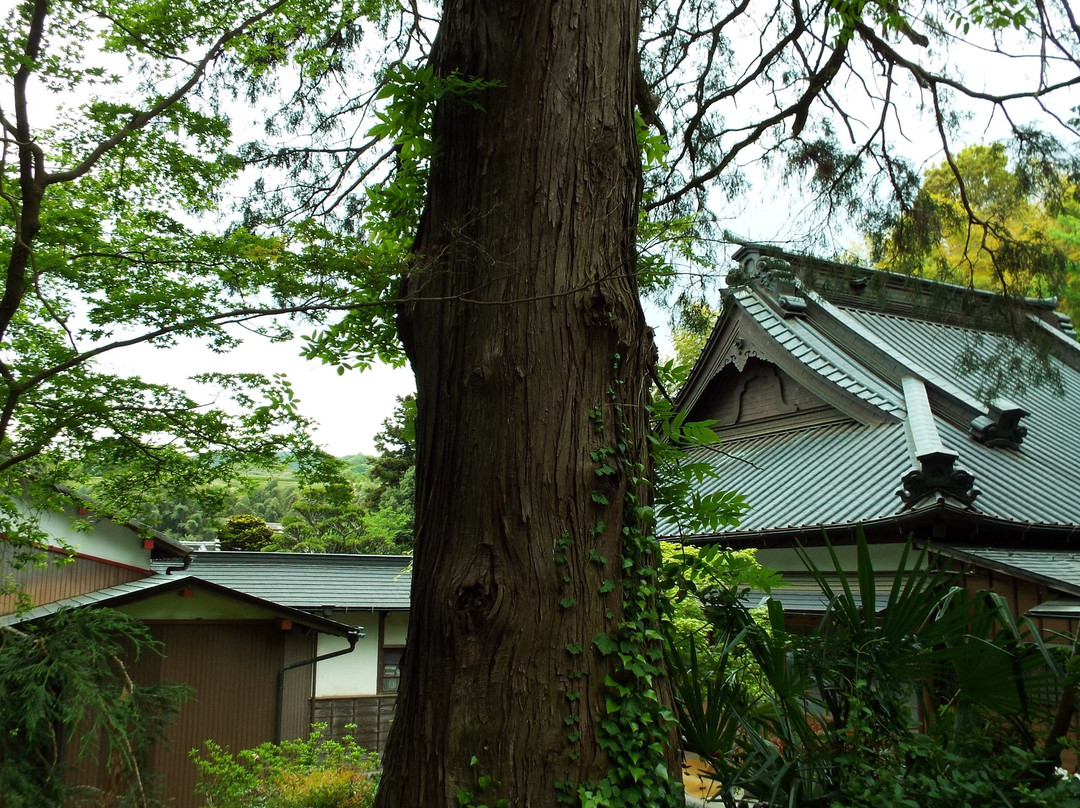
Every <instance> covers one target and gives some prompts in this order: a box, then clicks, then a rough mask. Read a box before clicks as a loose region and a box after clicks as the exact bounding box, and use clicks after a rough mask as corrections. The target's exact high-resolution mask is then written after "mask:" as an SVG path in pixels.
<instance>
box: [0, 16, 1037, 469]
mask: <svg viewBox="0 0 1080 808" xmlns="http://www.w3.org/2000/svg"><path fill="white" fill-rule="evenodd" d="M10 6H11V2H10V0H0V13H4V14H5V16H6V11H7V9H8V8H10ZM964 63H965V64H967V63H968V61H967V60H966V59H965V60H964ZM976 69H977V68H976ZM1021 72H1022V71H1021ZM866 78H870V77H869V76H867V77H866ZM969 78H971V77H969ZM1013 78H1014V79H1015V76H1013ZM871 80H872V79H871ZM983 80H984V81H985V80H986V78H985V77H984V79H983ZM998 82H1000V78H998V81H997V82H991V83H998ZM975 83H978V79H976V82H975ZM4 89H5V91H6V92H5V96H4V99H3V100H4V101H7V99H8V94H7V93H8V92H9V91H10V90H9V88H6V87H5V88H4ZM997 89H1000V87H998V88H997ZM837 91H838V92H841V93H842V92H843V89H842V88H837ZM37 112H39V113H40V112H41V110H40V109H39V110H37ZM248 112H249V113H252V114H254V116H255V117H258V111H257V110H249V111H248ZM47 117H48V116H47V115H46V118H47ZM236 117H237V118H238V119H242V118H243V117H244V115H243V113H240V112H239V111H238V114H237V116H236ZM238 122H239V121H238ZM35 123H36V125H37V126H41V125H43V124H45V123H47V120H37V121H35ZM1000 123H1001V121H992V122H991V121H987V119H986V117H985V116H983V119H982V120H981V121H979V120H973V121H971V125H970V126H969V131H970V132H971V135H970V137H968V138H966V139H965V141H964V142H965V143H977V142H987V141H990V140H993V139H994V138H995V137H1001V136H1002V134H1003V133H1002V132H1001V131H1000V130H999V129H998V127H999V125H1000ZM988 124H990V125H988ZM911 132H915V133H916V136H917V137H926V136H927V135H930V134H931V132H930V131H928V130H927V128H924V127H919V126H918V125H913V126H911V127H910V129H909V130H908V134H910V133H911ZM907 146H909V148H907V149H905V151H907V152H908V153H909V154H910V155H912V156H913V157H917V159H918V160H919V161H921V162H920V166H919V167H920V168H926V167H928V166H929V165H931V164H935V163H937V162H940V160H941V154H940V151H939V150H938V147H937V145H936V144H935V143H933V142H932V141H924V142H922V143H910V144H907ZM748 179H750V180H751V182H752V188H751V190H750V191H749V192H748V193H747V194H746V196H745V201H744V204H743V205H742V207H741V210H740V211H739V213H738V214H737V216H736V218H733V219H731V220H728V221H725V222H724V223H723V226H725V227H727V228H729V229H730V230H732V231H733V232H735V233H737V234H739V235H740V236H743V237H745V238H749V239H752V240H757V241H766V242H778V243H786V242H788V240H789V239H791V238H793V237H795V236H796V235H798V232H799V231H798V223H797V220H798V218H799V216H798V213H799V208H800V206H801V204H802V203H800V202H798V201H797V200H793V198H792V196H791V191H790V189H785V188H782V187H779V186H778V184H777V183H776V182H775V181H770V180H768V179H766V178H763V177H761V176H756V177H755V176H753V175H750V176H749V177H748ZM796 246H797V245H796ZM726 269H727V267H720V268H718V271H719V272H723V271H726ZM646 315H647V317H648V319H649V320H650V325H652V326H653V327H654V329H656V331H657V333H658V341H659V343H660V351H661V354H663V355H667V354H670V352H671V349H670V337H669V335H668V329H667V327H666V322H665V320H666V314H665V313H663V312H662V311H660V310H658V309H657V308H656V307H646ZM300 347H301V343H300V341H299V340H296V341H295V342H293V343H277V344H271V343H269V342H268V341H266V340H265V339H260V338H259V337H250V338H249V339H248V341H247V342H246V343H245V344H244V345H243V346H241V347H240V348H238V349H236V350H234V351H232V352H230V353H229V354H225V355H217V354H214V353H212V352H210V351H209V350H207V349H205V348H204V347H203V346H202V345H201V344H198V343H195V342H189V343H187V344H183V345H181V346H179V347H175V348H170V349H164V350H158V349H152V348H149V347H146V346H142V347H138V348H134V349H124V350H122V351H119V352H117V353H116V354H114V355H112V356H110V357H109V361H108V364H109V365H111V366H112V367H114V368H115V369H117V370H120V371H123V370H130V371H132V372H135V373H138V374H140V375H142V376H143V377H144V378H147V379H149V380H153V381H160V382H171V383H178V382H182V380H183V379H186V378H187V377H189V376H191V375H193V374H196V373H202V372H207V371H212V370H217V371H236V372H239V371H248V372H261V373H264V374H267V375H271V374H273V373H279V372H283V373H285V374H286V375H287V376H288V377H289V379H290V380H291V381H292V384H293V387H294V389H295V390H296V392H297V396H298V398H299V399H300V407H301V410H302V412H303V413H304V414H305V415H307V416H308V417H310V418H312V419H313V420H314V421H316V422H317V423H318V425H319V426H318V429H317V431H316V438H317V440H318V441H319V442H320V443H321V444H322V445H323V446H324V447H325V448H326V449H328V450H329V451H330V452H332V453H333V454H335V455H347V454H354V453H364V454H371V453H373V452H374V451H375V448H374V444H373V441H372V438H373V436H374V435H375V433H376V432H378V431H379V430H380V429H381V427H382V422H383V420H384V419H385V418H387V417H388V416H389V415H390V414H391V413H392V412H393V409H394V404H395V400H396V397H397V396H402V395H406V394H408V393H411V392H412V391H413V390H414V382H413V375H412V372H411V370H409V369H408V368H407V367H405V368H390V367H388V366H376V367H374V368H372V369H370V370H367V371H363V372H361V371H355V370H354V371H347V372H346V373H345V374H344V375H342V376H339V375H338V374H337V372H336V370H335V368H333V367H331V366H327V365H322V364H319V363H317V362H312V361H307V360H304V359H302V358H301V357H300V356H299V350H300ZM207 403H210V402H207Z"/></svg>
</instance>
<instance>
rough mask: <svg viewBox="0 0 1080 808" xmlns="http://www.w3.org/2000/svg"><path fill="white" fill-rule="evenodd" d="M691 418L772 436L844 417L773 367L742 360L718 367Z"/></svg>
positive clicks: (750, 357) (745, 358)
mask: <svg viewBox="0 0 1080 808" xmlns="http://www.w3.org/2000/svg"><path fill="white" fill-rule="evenodd" d="M691 418H692V419H693V420H699V419H700V420H704V419H715V420H716V421H717V424H716V427H715V428H716V429H722V430H725V431H726V430H728V429H738V431H740V432H741V431H744V428H745V429H746V430H751V431H755V432H772V431H783V430H785V429H790V428H795V427H798V426H804V425H806V424H808V423H816V422H827V421H835V420H840V419H845V416H844V415H843V414H842V413H841V412H840V411H839V410H837V409H835V408H834V407H832V406H831V405H829V404H828V403H826V402H825V401H823V400H822V399H821V398H819V397H818V396H816V395H814V394H813V393H812V392H810V390H808V389H807V388H806V387H804V386H803V385H802V384H800V383H799V382H798V381H796V380H795V379H793V378H792V377H791V376H789V375H788V374H787V373H785V372H784V371H782V370H781V369H780V368H778V367H777V366H776V365H774V364H772V363H771V362H768V361H765V360H763V359H760V358H757V357H754V356H748V357H743V358H742V361H739V362H729V363H727V364H725V365H724V366H723V367H722V368H721V369H720V371H719V372H718V373H717V374H716V375H715V376H714V377H713V378H712V380H711V381H710V382H709V383H708V384H707V385H706V386H705V389H704V391H703V394H702V395H701V397H700V398H699V399H698V401H697V403H696V404H695V406H694V408H693V410H692V414H691Z"/></svg>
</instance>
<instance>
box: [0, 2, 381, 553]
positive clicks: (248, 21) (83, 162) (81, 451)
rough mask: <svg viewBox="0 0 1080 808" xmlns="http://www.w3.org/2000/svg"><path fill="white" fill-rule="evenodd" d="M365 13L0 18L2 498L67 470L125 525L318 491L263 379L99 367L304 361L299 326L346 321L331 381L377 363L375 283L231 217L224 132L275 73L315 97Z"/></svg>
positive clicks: (362, 257)
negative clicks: (240, 475) (194, 503)
mask: <svg viewBox="0 0 1080 808" xmlns="http://www.w3.org/2000/svg"><path fill="white" fill-rule="evenodd" d="M385 13H386V9H385V8H384V7H383V6H382V5H381V4H380V3H378V2H368V3H359V4H353V3H345V4H343V5H340V6H335V7H334V8H329V7H326V6H323V5H321V4H314V3H305V2H295V1H294V0H293V1H286V2H281V1H279V2H275V3H271V4H269V5H267V4H263V3H232V4H227V5H225V6H222V7H220V8H216V9H210V8H208V7H206V6H204V5H202V4H197V3H186V2H180V3H176V2H153V3H149V4H145V3H144V4H138V5H137V6H133V5H131V4H130V3H123V2H108V0H106V1H105V2H91V3H80V4H75V5H72V4H55V3H46V2H20V3H17V4H15V5H14V7H13V8H11V10H10V11H8V12H7V16H6V19H5V29H6V31H7V32H8V34H7V36H6V37H5V38H4V41H3V43H2V44H0V62H2V65H3V71H4V76H5V98H4V99H3V100H0V129H2V132H3V141H2V149H0V202H2V205H0V250H2V251H3V255H4V258H5V264H6V272H5V275H4V284H3V292H2V296H0V472H2V473H3V474H4V475H5V476H4V480H5V481H6V482H5V483H4V487H5V489H6V490H8V491H9V492H10V493H12V494H13V495H16V498H17V499H18V498H21V497H22V496H23V495H25V494H26V493H27V486H33V487H35V489H36V491H35V492H34V494H33V495H32V496H30V501H32V502H37V503H38V504H41V503H42V502H45V501H47V500H48V497H49V493H50V492H52V491H53V490H54V486H55V485H56V484H57V483H66V482H69V481H71V480H73V479H74V480H79V479H85V478H86V474H87V472H89V474H90V478H91V480H92V482H93V490H94V494H95V496H97V497H98V498H99V499H100V500H101V501H102V507H104V508H105V509H106V510H107V511H110V512H113V513H116V514H118V515H120V516H122V517H130V516H132V515H134V514H137V513H139V512H140V511H141V510H144V509H145V506H146V504H147V503H146V501H145V500H144V495H147V496H149V495H152V494H154V495H156V496H160V495H161V494H155V493H154V492H162V491H163V492H166V494H167V495H171V496H173V497H175V498H177V499H180V498H182V497H188V498H190V497H192V496H194V497H196V498H201V499H202V500H203V501H213V502H215V504H216V505H220V504H221V499H222V497H223V496H224V495H225V494H224V491H223V489H222V488H221V487H220V486H214V485H209V483H210V482H212V481H215V480H218V481H220V480H225V481H227V480H229V479H230V478H231V477H232V476H233V475H234V474H236V473H237V472H238V471H239V470H242V469H245V468H250V467H257V466H271V465H276V464H278V463H280V461H281V459H282V457H283V456H289V457H291V458H292V460H293V461H294V462H297V463H298V464H299V466H300V469H301V471H302V473H305V474H313V475H315V477H316V478H317V477H319V476H325V475H326V473H327V465H326V463H325V459H324V457H323V456H322V454H321V452H320V451H319V450H318V449H317V448H316V447H315V446H314V445H313V444H312V442H311V440H310V438H309V437H308V426H309V424H308V422H307V421H306V419H305V418H304V416H303V415H302V414H301V413H300V412H299V410H298V409H297V407H296V403H295V394H294V391H293V389H292V387H291V385H290V384H289V382H288V380H287V379H285V378H284V377H282V376H279V375H275V376H270V377H268V376H264V375H260V374H255V373H236V374H222V373H215V372H210V371H207V372H205V373H202V374H199V375H197V376H196V377H194V378H193V379H192V380H191V381H190V382H189V383H187V384H184V383H181V380H179V379H177V380H176V383H175V384H173V383H168V384H162V383H153V382H149V381H145V380H143V379H142V378H139V377H138V376H136V375H132V374H130V373H124V372H122V371H118V370H116V369H115V367H116V366H115V365H114V362H117V361H119V362H122V359H120V360H114V359H113V356H114V355H115V354H118V353H122V351H123V349H125V348H128V347H129V346H133V345H138V344H147V345H151V346H153V347H156V348H162V349H169V348H185V349H190V346H191V345H192V344H198V343H202V344H204V345H206V346H208V347H209V348H210V349H211V350H212V351H215V352H222V351H227V350H229V349H230V348H232V347H233V346H235V345H236V344H237V343H238V341H239V340H240V338H241V335H242V334H244V332H245V329H246V330H247V331H253V332H255V333H256V334H258V335H260V336H262V337H264V338H266V339H268V340H270V341H278V340H283V339H286V338H288V337H290V336H291V335H292V333H293V329H294V328H296V327H297V326H298V325H300V324H302V323H304V322H306V323H308V324H309V328H308V331H309V336H310V337H311V343H310V346H309V347H310V349H311V352H312V353H317V352H318V350H319V349H318V346H319V345H320V344H322V343H320V339H321V338H322V336H323V335H324V334H325V332H320V331H319V330H318V329H319V328H320V326H321V325H325V327H326V329H328V330H332V329H334V328H337V327H344V326H342V320H341V318H340V316H338V318H337V319H336V320H335V321H334V322H333V323H332V324H328V321H327V318H328V317H331V316H332V315H333V314H334V313H335V312H338V313H339V312H345V311H348V312H349V313H350V314H349V317H351V318H353V320H354V321H359V322H362V323H363V326H364V329H365V331H364V333H365V337H366V339H365V341H364V343H363V346H361V345H360V343H358V342H354V343H352V344H351V347H349V346H345V345H340V346H339V349H338V350H337V351H336V352H335V353H334V354H333V356H332V357H328V358H329V359H330V361H334V362H335V363H337V364H338V365H339V366H340V367H341V368H344V367H346V366H363V365H365V364H366V363H369V362H371V361H373V360H375V359H376V358H378V359H383V360H390V361H396V360H397V359H398V358H399V357H400V349H399V348H398V347H397V343H396V340H395V338H394V336H393V325H392V322H391V318H390V317H389V311H388V309H387V308H386V306H385V305H382V306H377V305H372V304H374V303H378V301H380V300H381V299H386V298H389V297H391V296H392V284H391V282H390V281H389V276H388V274H387V273H386V272H385V271H384V270H382V269H374V268H373V267H374V265H375V264H377V263H378V261H377V258H374V257H373V253H372V248H371V245H369V244H365V243H364V241H363V240H361V239H359V238H358V237H356V236H355V235H352V236H351V235H349V234H348V233H347V232H345V231H344V230H343V229H342V228H341V227H339V226H334V227H329V226H328V225H327V222H326V221H325V220H321V219H318V218H313V217H312V216H311V215H304V216H296V217H293V218H290V219H288V220H286V219H284V218H278V219H276V220H273V221H271V220H270V219H269V218H268V217H267V216H262V217H259V216H256V215H254V214H251V215H249V216H247V217H246V218H245V217H244V216H242V215H241V213H242V212H241V210H240V208H239V205H238V199H239V197H236V196H235V194H236V193H237V192H238V191H242V190H243V185H236V182H237V181H238V180H239V179H240V173H241V171H242V169H243V168H244V166H245V164H246V163H245V159H247V160H248V162H250V160H251V159H252V158H251V155H250V149H248V150H247V151H246V152H244V150H243V149H241V147H240V145H239V143H238V138H237V135H236V133H235V132H234V129H233V121H232V114H233V113H234V112H236V111H241V110H243V108H244V107H243V105H244V104H245V103H263V102H261V101H259V100H258V99H260V98H265V97H267V96H268V95H269V94H271V93H272V92H273V91H274V88H275V84H274V77H275V75H276V74H275V69H276V68H278V67H280V66H282V65H283V63H284V61H285V60H286V59H287V61H288V73H289V75H288V78H290V79H295V78H296V77H297V76H299V77H300V78H301V79H302V80H304V81H309V80H310V81H313V82H315V83H321V82H329V81H332V80H333V77H334V75H335V74H338V75H340V74H341V73H342V71H344V70H346V69H347V68H351V65H349V64H346V60H347V58H348V54H350V53H352V47H353V46H354V45H355V44H356V42H357V41H358V40H359V37H360V32H361V31H362V29H363V27H364V26H368V25H370V26H371V27H372V28H374V29H378V28H379V26H381V25H383V24H384V23H385V22H386V20H385V17H384V15H385ZM286 53H287V54H288V57H286V56H285V54H286ZM58 99H59V105H58V103H57V100H58ZM230 105H231V108H230ZM300 114H301V116H303V113H300ZM293 117H295V116H293ZM274 122H275V119H274V118H273V117H272V116H271V117H270V118H268V119H267V121H266V122H265V123H266V125H267V126H268V127H271V128H272V127H273V126H274ZM321 126H322V127H323V129H326V128H328V127H329V128H332V124H331V123H327V122H325V121H324V122H323V123H322V124H321ZM320 143H321V145H322V146H323V147H325V148H329V145H330V144H329V142H328V141H327V140H322V141H320ZM265 173H272V171H271V170H268V171H267V172H265ZM264 176H265V174H264ZM258 188H259V189H260V190H261V185H258ZM313 212H314V211H312V210H308V214H310V213H313ZM361 312H362V313H361ZM312 329H314V331H313V332H312ZM353 349H355V350H353ZM12 485H15V489H12V488H11V486H12ZM0 504H2V507H0V510H2V511H3V513H4V518H3V521H4V526H3V527H4V531H3V532H4V533H5V535H6V536H7V537H8V541H9V542H13V541H16V539H17V538H18V537H20V536H22V537H24V538H25V539H26V540H27V541H32V540H34V539H35V538H36V536H35V534H34V530H33V524H34V523H33V519H23V518H22V515H24V514H25V509H24V508H20V507H17V506H16V505H15V504H14V502H13V501H8V500H5V501H4V503H0Z"/></svg>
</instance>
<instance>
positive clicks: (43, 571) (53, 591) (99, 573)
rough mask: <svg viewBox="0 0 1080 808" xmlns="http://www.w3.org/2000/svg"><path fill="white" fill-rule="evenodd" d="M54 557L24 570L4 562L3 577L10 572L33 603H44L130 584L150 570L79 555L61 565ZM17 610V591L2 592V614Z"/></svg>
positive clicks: (143, 576) (0, 575)
mask: <svg viewBox="0 0 1080 808" xmlns="http://www.w3.org/2000/svg"><path fill="white" fill-rule="evenodd" d="M51 555H52V554H50V556H51ZM57 558H59V556H57ZM53 560H55V559H53V558H52V557H50V563H49V566H47V567H37V568H33V569H21V570H13V569H10V568H9V567H7V566H5V565H4V564H3V563H0V577H6V576H7V575H8V574H10V575H11V576H12V578H13V579H14V581H15V582H16V583H17V584H18V585H19V587H20V588H21V589H22V590H23V591H24V592H26V593H28V594H29V595H30V599H31V601H32V602H33V604H34V605H35V606H42V605H44V604H46V603H54V602H55V601H58V600H63V599H65V598H72V597H75V596H76V595H84V594H86V593H87V592H96V591H97V590H99V589H107V588H108V587H110V586H116V585H118V584H126V583H128V582H129V581H135V580H137V579H139V578H145V577H147V576H148V575H149V574H150V573H149V572H143V571H140V570H135V569H132V568H131V567H123V566H118V565H116V564H106V563H103V562H101V561H93V560H91V559H88V558H78V557H76V558H74V559H72V560H71V561H70V562H68V563H66V564H63V565H60V566H56V565H55V564H53V563H52V561H53ZM13 611H15V597H14V596H13V595H7V596H0V615H3V614H11V612H13Z"/></svg>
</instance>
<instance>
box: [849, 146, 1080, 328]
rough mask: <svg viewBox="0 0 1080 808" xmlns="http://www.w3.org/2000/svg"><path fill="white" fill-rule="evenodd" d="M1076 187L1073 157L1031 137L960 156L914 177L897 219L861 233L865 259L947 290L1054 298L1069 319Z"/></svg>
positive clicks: (1077, 262) (1078, 271)
mask: <svg viewBox="0 0 1080 808" xmlns="http://www.w3.org/2000/svg"><path fill="white" fill-rule="evenodd" d="M1078 181H1080V153H1078V152H1076V151H1075V148H1074V149H1068V148H1065V147H1063V146H1061V145H1060V144H1057V143H1054V142H1053V141H1050V140H1048V139H1045V138H1041V137H1037V136H1036V135H1034V134H1030V135H1029V136H1028V137H1027V138H1017V139H1016V140H1014V141H1013V142H1012V143H1004V142H995V143H990V144H987V145H973V146H968V147H966V148H964V149H961V150H960V151H958V152H957V153H956V154H955V155H951V157H950V160H949V161H947V162H943V163H940V164H938V165H936V166H933V167H932V168H930V169H928V170H927V171H926V172H925V173H924V174H923V178H922V183H921V185H920V186H919V187H918V189H917V191H916V193H915V195H914V197H913V198H912V200H911V201H910V205H909V207H908V209H907V210H906V211H905V212H904V214H903V215H901V216H900V217H899V218H898V219H896V220H895V221H892V222H890V226H889V227H888V228H885V229H877V227H875V229H874V230H872V231H871V232H870V233H868V239H869V241H870V244H871V253H872V256H873V258H874V259H875V260H876V261H878V262H880V263H881V264H882V265H883V266H884V267H885V268H889V269H899V270H903V271H907V272H918V273H921V274H927V275H930V276H932V277H937V278H941V279H944V280H948V281H952V282H954V283H961V284H964V285H969V284H970V285H973V286H975V287H978V288H983V289H995V290H1003V291H1005V292H1007V293H1009V294H1013V295H1029V296H1042V297H1049V296H1054V295H1057V296H1059V297H1061V298H1063V304H1064V306H1065V309H1066V311H1068V312H1069V313H1070V314H1072V315H1073V316H1074V317H1075V316H1078V315H1080V309H1077V308H1076V301H1077V299H1076V289H1077V287H1078V284H1080V249H1078V245H1080V239H1078V238H1077V235H1076V233H1077V231H1076V227H1075V219H1074V218H1071V216H1070V214H1071V213H1075V211H1076V210H1077V205H1078V203H1077V199H1076V193H1077V182H1078ZM874 224H875V225H876V226H877V225H880V224H881V223H880V222H874Z"/></svg>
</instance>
